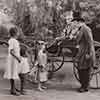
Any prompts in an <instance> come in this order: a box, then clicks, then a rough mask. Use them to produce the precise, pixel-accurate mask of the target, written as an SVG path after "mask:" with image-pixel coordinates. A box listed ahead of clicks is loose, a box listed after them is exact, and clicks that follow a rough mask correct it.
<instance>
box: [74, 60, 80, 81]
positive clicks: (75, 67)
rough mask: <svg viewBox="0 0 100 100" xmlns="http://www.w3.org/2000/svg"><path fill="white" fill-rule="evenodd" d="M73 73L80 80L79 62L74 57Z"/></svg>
mask: <svg viewBox="0 0 100 100" xmlns="http://www.w3.org/2000/svg"><path fill="white" fill-rule="evenodd" d="M73 73H74V76H75V78H76V79H77V80H78V81H79V82H80V79H79V74H78V62H77V61H75V60H74V59H73Z"/></svg>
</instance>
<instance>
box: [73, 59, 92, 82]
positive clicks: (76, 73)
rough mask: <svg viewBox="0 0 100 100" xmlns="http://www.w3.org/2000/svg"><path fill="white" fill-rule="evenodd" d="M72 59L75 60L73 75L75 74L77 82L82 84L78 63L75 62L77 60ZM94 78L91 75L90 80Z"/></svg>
mask: <svg viewBox="0 0 100 100" xmlns="http://www.w3.org/2000/svg"><path fill="white" fill-rule="evenodd" d="M72 59H73V73H74V76H75V78H76V79H77V81H79V82H80V79H79V74H78V61H75V58H72ZM91 73H92V71H91ZM92 76H93V74H90V80H91V79H92Z"/></svg>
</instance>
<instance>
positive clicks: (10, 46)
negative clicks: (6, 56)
mask: <svg viewBox="0 0 100 100" xmlns="http://www.w3.org/2000/svg"><path fill="white" fill-rule="evenodd" d="M8 44H9V50H12V49H14V40H9V41H8Z"/></svg>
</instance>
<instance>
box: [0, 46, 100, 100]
mask: <svg viewBox="0 0 100 100" xmlns="http://www.w3.org/2000/svg"><path fill="white" fill-rule="evenodd" d="M6 55H7V50H6V49H5V48H2V47H0V99H1V100H100V89H94V88H95V87H96V84H95V76H94V77H93V79H92V81H91V89H90V91H89V92H87V93H78V92H77V89H78V88H79V87H80V84H79V83H78V81H77V80H76V79H75V77H74V75H73V64H72V63H65V64H64V65H63V67H62V68H61V69H60V70H59V71H57V72H56V73H54V77H53V79H52V80H49V81H48V82H47V86H48V89H47V90H46V91H44V92H39V91H38V90H37V88H36V86H37V85H36V84H33V83H30V82H26V85H25V89H26V91H27V93H26V95H24V96H11V95H10V93H9V87H10V84H9V81H8V80H4V79H3V74H2V70H3V69H4V67H6ZM99 83H100V82H99ZM17 85H18V86H19V84H18V82H17ZM99 86H100V84H99Z"/></svg>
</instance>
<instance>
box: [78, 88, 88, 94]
mask: <svg viewBox="0 0 100 100" xmlns="http://www.w3.org/2000/svg"><path fill="white" fill-rule="evenodd" d="M78 92H80V93H83V92H88V89H84V88H80V89H79V91H78Z"/></svg>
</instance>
